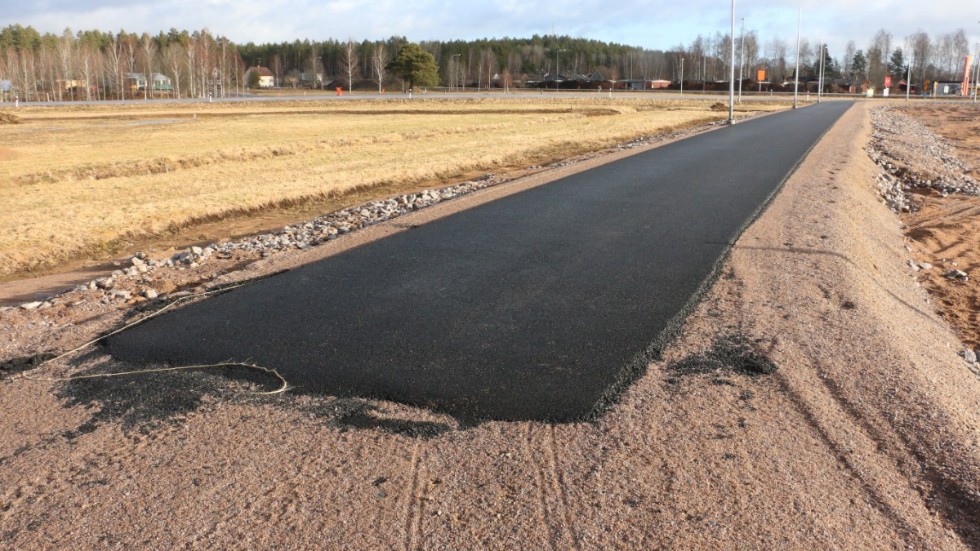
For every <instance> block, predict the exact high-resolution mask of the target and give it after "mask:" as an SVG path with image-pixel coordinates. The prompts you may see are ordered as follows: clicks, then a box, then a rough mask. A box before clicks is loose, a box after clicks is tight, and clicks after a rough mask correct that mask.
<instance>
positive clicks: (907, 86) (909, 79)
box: [905, 57, 914, 103]
mask: <svg viewBox="0 0 980 551" xmlns="http://www.w3.org/2000/svg"><path fill="white" fill-rule="evenodd" d="M912 59H914V58H911V57H910V58H909V70H908V74H906V75H905V103H908V102H909V90H911V89H912Z"/></svg>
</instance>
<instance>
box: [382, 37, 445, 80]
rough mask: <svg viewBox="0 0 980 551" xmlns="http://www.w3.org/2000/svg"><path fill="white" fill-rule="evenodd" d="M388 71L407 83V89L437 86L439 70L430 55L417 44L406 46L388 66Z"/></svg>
mask: <svg viewBox="0 0 980 551" xmlns="http://www.w3.org/2000/svg"><path fill="white" fill-rule="evenodd" d="M388 70H390V71H391V72H393V73H395V74H396V75H398V76H399V77H400V78H401V79H402V80H404V81H405V82H407V83H408V87H409V89H412V88H414V87H415V86H416V85H418V86H436V85H437V84H439V68H438V66H437V65H436V59H435V58H434V57H432V54H430V53H429V52H427V51H425V50H423V49H422V47H421V46H419V45H418V44H406V45H404V46H402V47H401V49H399V50H398V54H396V55H395V58H394V59H392V60H391V63H389V64H388Z"/></svg>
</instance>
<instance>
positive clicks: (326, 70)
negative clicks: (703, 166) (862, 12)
mask: <svg viewBox="0 0 980 551" xmlns="http://www.w3.org/2000/svg"><path fill="white" fill-rule="evenodd" d="M408 44H409V41H408V40H407V39H406V38H405V37H397V36H395V37H391V38H389V39H387V40H380V41H368V40H362V41H354V40H353V39H348V40H345V41H341V40H335V39H328V40H324V41H313V40H302V41H301V40H294V41H292V42H281V43H269V44H254V43H251V42H249V43H246V44H236V43H234V42H232V41H231V40H229V39H228V38H227V37H224V36H221V35H216V34H213V33H211V32H210V31H209V30H207V29H202V30H196V31H187V30H177V29H170V30H169V31H168V32H166V33H164V32H159V33H157V34H156V35H151V34H149V33H145V32H144V33H141V34H137V33H128V32H125V31H122V30H121V31H119V32H116V33H113V32H103V31H98V30H89V31H79V32H77V33H76V32H72V31H71V30H70V29H66V30H65V31H64V32H63V33H62V34H60V35H57V34H53V33H45V34H41V33H39V32H38V31H36V30H35V29H33V28H32V27H30V26H28V27H23V26H21V25H16V24H15V25H9V26H7V27H5V28H3V29H0V81H3V82H4V83H5V88H8V89H9V91H8V95H11V94H16V95H17V97H18V98H20V99H23V100H66V99H76V100H78V99H84V100H92V99H133V98H148V97H159V96H170V97H198V98H203V97H208V96H209V95H212V96H225V95H229V94H236V93H238V94H240V93H242V92H243V91H244V89H245V88H246V87H248V86H250V85H252V86H254V85H255V83H256V82H255V80H254V79H255V78H257V77H255V76H254V75H252V78H251V79H250V75H249V72H248V68H249V67H256V66H262V67H267V68H269V70H270V71H271V72H272V73H273V75H274V77H275V81H276V84H277V85H279V86H321V87H325V86H327V85H331V86H332V85H334V84H336V85H338V86H342V87H344V88H346V89H348V90H349V89H363V88H370V87H374V88H377V89H378V90H383V89H384V88H385V87H386V86H399V85H402V86H404V85H405V83H404V82H403V81H404V79H401V78H399V77H400V76H401V75H400V74H399V73H398V72H397V71H394V70H392V69H393V66H392V60H393V59H395V57H396V54H398V52H399V51H400V50H401V49H402V48H404V47H405V46H406V45H408ZM731 45H732V41H731V37H730V35H727V34H722V33H715V34H714V35H711V36H703V35H698V36H697V37H696V38H695V39H694V40H693V41H692V42H691V43H689V44H687V45H685V44H680V45H677V46H675V47H674V48H671V49H669V50H649V49H644V48H638V47H634V46H628V45H624V44H616V43H608V42H602V41H598V40H590V39H584V38H572V37H568V36H555V35H544V36H541V35H534V36H532V37H531V38H499V39H481V40H469V41H463V40H453V41H422V42H419V43H418V46H419V47H420V48H421V49H422V50H423V51H424V52H427V53H428V54H430V55H431V56H432V58H433V60H434V61H435V80H437V81H438V83H439V84H441V85H443V86H449V87H472V88H489V87H491V86H494V87H502V86H526V85H529V84H533V83H535V82H541V81H548V80H554V79H555V78H556V76H557V78H558V79H560V80H574V79H576V78H578V77H579V76H580V75H588V76H591V75H596V74H598V76H599V77H600V78H601V79H604V80H612V81H618V80H627V79H628V80H633V79H643V80H653V79H663V80H670V81H674V82H677V81H680V80H681V79H683V80H684V81H687V82H688V83H704V84H703V85H707V83H717V82H723V81H727V79H728V75H729V64H730V61H729V60H730V53H731V49H730V48H731ZM734 45H735V48H736V58H737V60H738V61H737V62H736V63H737V66H736V78H738V75H739V73H741V74H742V76H744V78H745V79H747V80H750V81H753V80H755V78H756V71H758V70H760V69H761V70H765V71H766V73H765V79H766V80H767V81H770V82H773V83H783V82H786V81H790V80H795V79H796V74H795V62H796V44H795V41H794V43H790V42H788V41H787V40H784V39H781V38H773V39H770V40H768V41H765V42H763V41H762V40H761V39H760V38H759V36H758V33H757V31H754V30H749V31H746V32H745V33H744V34H742V33H739V34H738V36H736V40H735V41H734ZM969 49H970V48H969V44H968V40H967V38H966V33H965V32H964V31H963V30H962V29H960V30H958V31H955V32H953V33H947V34H942V35H936V36H930V35H928V34H927V33H925V32H922V31H919V32H917V33H914V34H913V35H911V36H909V37H905V38H904V40H902V41H900V40H899V39H896V38H895V37H894V36H893V34H892V33H890V32H889V31H887V30H885V29H881V30H879V31H877V32H876V33H875V34H874V35H873V36H872V38H871V40H870V41H869V42H868V43H867V45H866V47H864V48H859V47H858V46H857V43H856V42H855V41H851V42H849V43H848V44H847V46H846V48H845V50H844V51H843V52H830V51H828V49H827V48H826V46H824V45H822V44H821V43H820V42H819V41H814V40H809V39H803V40H802V41H801V48H800V76H799V78H800V80H812V79H815V78H816V75H817V73H818V71H819V66H820V53H821V52H823V56H824V67H825V78H828V79H841V80H843V81H848V82H850V83H854V84H860V83H862V82H868V83H872V84H873V85H874V86H881V85H882V83H883V81H884V77H885V76H886V75H895V76H898V77H899V78H902V77H904V75H905V74H906V73H907V72H908V69H909V66H910V65H911V68H912V80H913V82H919V83H921V82H923V81H925V80H931V81H950V80H959V78H960V71H961V70H962V60H963V57H964V56H965V55H967V54H968V53H969ZM155 75H157V76H158V77H157V78H160V79H161V84H159V85H158V84H157V83H156V82H154V76H155ZM160 75H162V77H160ZM140 77H142V80H141V78H140ZM164 79H165V81H166V82H165V84H164V83H163V82H164ZM896 80H898V79H896ZM427 82H428V81H427ZM0 97H2V96H0Z"/></svg>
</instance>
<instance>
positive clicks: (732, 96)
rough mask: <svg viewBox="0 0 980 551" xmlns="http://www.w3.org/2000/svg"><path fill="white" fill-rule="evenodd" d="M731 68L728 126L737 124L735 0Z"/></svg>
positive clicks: (733, 5)
mask: <svg viewBox="0 0 980 551" xmlns="http://www.w3.org/2000/svg"><path fill="white" fill-rule="evenodd" d="M730 38H731V40H730V42H731V50H732V55H731V66H730V67H729V71H728V124H735V0H732V34H731V37H730Z"/></svg>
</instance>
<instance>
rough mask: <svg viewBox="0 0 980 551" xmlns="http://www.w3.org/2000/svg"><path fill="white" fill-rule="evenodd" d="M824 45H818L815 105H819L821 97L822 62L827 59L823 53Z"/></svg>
mask: <svg viewBox="0 0 980 551" xmlns="http://www.w3.org/2000/svg"><path fill="white" fill-rule="evenodd" d="M824 46H825V45H824V44H823V43H821V44H820V75H818V76H817V103H820V98H821V96H822V95H823V60H824V59H825V58H826V57H827V54H825V53H824Z"/></svg>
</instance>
